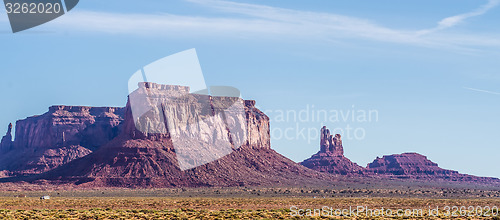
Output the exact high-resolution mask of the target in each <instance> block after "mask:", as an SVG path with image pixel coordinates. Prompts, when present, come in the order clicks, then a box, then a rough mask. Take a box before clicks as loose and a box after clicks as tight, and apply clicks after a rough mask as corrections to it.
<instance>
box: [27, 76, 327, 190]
mask: <svg viewBox="0 0 500 220" xmlns="http://www.w3.org/2000/svg"><path fill="white" fill-rule="evenodd" d="M171 90H173V91H174V94H173V95H174V96H176V99H174V100H166V101H168V102H167V103H166V104H165V105H164V106H162V105H161V104H157V102H156V100H155V99H163V98H165V96H163V95H161V94H162V93H168V92H169V91H171ZM186 91H188V89H184V88H181V87H177V86H164V85H158V84H154V83H144V85H139V89H138V90H136V91H135V94H134V93H133V94H131V95H130V96H129V102H128V103H127V106H126V110H125V121H124V129H123V132H122V133H121V134H120V135H119V136H118V137H117V138H115V139H114V140H112V141H111V142H110V143H108V144H106V145H104V146H102V147H101V148H99V149H98V150H97V151H95V152H93V153H91V154H90V155H88V156H86V157H83V158H80V159H76V160H74V161H72V162H70V163H68V164H66V165H64V166H61V167H58V168H56V169H54V170H52V171H49V172H46V173H44V174H42V175H40V176H38V177H37V179H46V180H53V181H56V182H57V181H66V182H68V181H69V182H75V183H77V184H83V185H84V186H120V187H152V186H154V187H177V186H189V187H202V186H251V185H268V186H272V185H274V186H276V185H304V184H306V185H307V184H314V185H318V182H319V183H321V182H322V183H323V184H327V183H328V182H330V181H332V178H331V177H330V176H328V175H326V174H322V173H319V172H316V171H312V170H309V169H307V168H305V167H303V166H300V165H298V164H297V163H295V162H293V161H291V160H289V159H288V158H286V157H284V156H282V155H280V154H278V153H277V152H275V151H274V150H272V149H271V148H270V132H269V118H268V117H267V116H266V115H265V114H264V113H263V112H261V111H260V110H259V109H257V108H255V101H252V100H241V99H240V98H237V100H230V102H231V103H237V102H241V103H242V104H243V105H241V108H242V109H241V110H242V118H233V119H230V117H225V118H224V119H223V118H218V116H217V114H215V113H216V112H217V111H218V109H219V110H220V109H226V108H225V107H224V108H223V107H221V106H222V105H225V103H226V102H224V101H222V102H221V100H218V99H224V98H223V97H211V96H208V95H200V94H185V93H186ZM141 94H148V99H146V100H148V102H149V104H148V103H146V104H144V105H142V106H145V105H150V104H151V105H150V106H147V108H146V109H147V111H142V112H144V115H150V117H145V118H140V117H139V118H135V120H134V114H133V107H132V106H131V99H132V98H133V97H134V96H136V95H141ZM169 95H172V94H169ZM169 95H167V96H169ZM151 97H152V98H151ZM186 100H188V101H187V102H186ZM136 101H137V100H136ZM206 101H208V102H206ZM200 103H202V104H204V105H201V104H200ZM205 104H207V105H205ZM225 106H228V105H225ZM230 110H231V109H230ZM233 110H234V109H233ZM231 111H232V110H231ZM162 112H163V113H164V114H161V113H162ZM207 112H208V113H207ZM167 113H168V114H167ZM162 115H163V116H164V117H161V116H162ZM206 115H210V116H211V118H203V119H204V120H202V121H196V120H195V121H192V120H194V118H196V117H205V116H206ZM227 115H228V114H226V116H227ZM141 117H142V116H141ZM236 117H239V116H238V115H237V116H236ZM223 120H225V121H226V122H227V124H225V125H224V123H221V121H223ZM241 120H243V122H245V123H241ZM186 122H189V123H186ZM196 122H199V123H198V124H194V125H196V126H195V127H190V126H191V125H193V124H190V123H196ZM204 123H206V125H205V124H204ZM171 124H175V125H176V126H175V127H173V128H172V127H170V125H171ZM187 131H189V132H187ZM234 131H237V132H238V131H245V132H246V133H245V134H244V135H243V136H245V137H246V138H245V139H244V141H243V143H241V144H242V145H241V146H240V147H237V143H238V141H235V140H234V139H235V137H236V138H238V137H237V136H235V135H233V134H234ZM183 134H184V135H186V136H185V137H184V138H186V139H182V140H184V141H186V143H188V144H192V146H197V145H199V144H200V143H206V142H207V141H211V140H215V139H217V140H219V141H220V140H227V141H228V142H227V143H230V144H231V146H232V148H231V149H230V150H231V152H230V153H228V154H225V155H222V157H221V158H218V159H215V160H213V161H211V162H208V163H206V164H202V165H199V166H195V167H194V168H191V169H186V170H184V169H182V167H181V166H180V164H179V160H180V159H179V155H178V154H179V153H178V152H179V147H185V146H184V145H181V146H178V145H176V143H175V141H174V140H173V136H174V135H183ZM197 135H200V136H201V137H196V136H197ZM240 140H241V139H240ZM220 146H221V145H218V144H216V145H210V146H208V147H207V146H206V145H205V146H200V148H187V149H181V150H187V151H188V153H187V154H188V155H190V154H191V153H192V155H197V156H201V157H203V156H205V154H210V155H212V152H206V151H207V150H214V151H218V150H219V149H212V148H217V147H220ZM189 150H193V151H196V152H189ZM184 154H186V152H184ZM184 156H185V155H184ZM181 159H186V158H181ZM194 159H195V158H194Z"/></svg>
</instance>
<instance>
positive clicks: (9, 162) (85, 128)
mask: <svg viewBox="0 0 500 220" xmlns="http://www.w3.org/2000/svg"><path fill="white" fill-rule="evenodd" d="M123 114H124V109H123V108H113V107H85V106H52V107H50V108H49V111H48V112H47V113H45V114H43V115H39V116H33V117H29V118H27V119H24V120H19V121H17V123H16V137H15V140H14V141H13V142H10V144H8V143H9V142H8V140H9V137H10V138H11V136H9V132H10V129H9V132H8V134H7V135H6V136H5V137H4V138H3V139H2V149H5V150H4V151H3V154H2V155H0V171H3V172H2V173H7V174H9V175H24V174H36V173H41V172H45V171H48V170H51V169H53V168H55V167H58V166H60V165H62V164H65V163H67V162H69V161H72V160H74V159H76V158H80V157H83V156H85V155H87V154H89V153H90V152H92V151H93V150H95V149H97V148H98V147H100V146H101V145H103V144H105V143H107V142H109V141H110V140H111V139H113V138H115V137H116V136H117V135H118V134H119V132H120V127H121V126H120V124H121V122H122V121H123ZM9 128H11V126H9ZM4 139H5V141H3V140H4ZM8 146H10V147H8Z"/></svg>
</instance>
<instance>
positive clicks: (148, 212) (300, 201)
mask: <svg viewBox="0 0 500 220" xmlns="http://www.w3.org/2000/svg"><path fill="white" fill-rule="evenodd" d="M292 206H295V207H297V208H298V209H304V210H306V209H321V208H322V207H324V206H328V207H332V208H334V209H348V208H349V207H353V208H356V207H357V206H366V207H368V208H369V209H380V208H382V207H383V208H384V209H393V210H397V209H423V210H425V211H424V215H423V216H413V217H409V218H410V219H411V218H417V219H418V218H420V219H426V218H429V215H428V214H427V210H428V209H429V207H432V208H435V207H440V216H439V217H440V218H447V216H445V215H444V210H443V208H444V207H445V206H450V207H451V206H458V207H460V206H465V207H469V206H474V207H477V206H482V207H485V206H490V207H492V206H497V207H498V206H500V199H422V198H286V197H274V198H173V197H85V198H84V197H54V198H52V199H50V200H40V199H38V198H35V197H27V198H13V197H0V207H1V209H0V218H1V219H59V218H62V219H218V218H219V219H220V218H231V219H245V218H246V219H288V218H292V217H293V216H292V215H291V214H293V212H291V210H290V208H291V207H292ZM97 207H98V208H97ZM303 214H307V213H306V211H304V212H303ZM304 217H310V216H304ZM312 217H313V218H321V219H329V218H333V219H339V218H350V217H349V216H344V217H342V216H339V217H337V216H335V215H333V216H319V215H315V216H312ZM356 217H359V218H366V217H367V216H366V213H361V214H359V215H356ZM301 218H302V217H301ZM394 218H397V219H399V218H400V217H397V216H394ZM457 218H460V219H477V218H487V217H478V216H474V217H471V216H470V217H467V216H466V217H463V216H458V217H457ZM489 218H491V217H489ZM497 219H500V218H497Z"/></svg>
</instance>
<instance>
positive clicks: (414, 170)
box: [366, 153, 498, 182]
mask: <svg viewBox="0 0 500 220" xmlns="http://www.w3.org/2000/svg"><path fill="white" fill-rule="evenodd" d="M366 173H367V174H369V175H377V176H381V177H394V178H405V179H407V178H408V179H428V180H437V179H442V180H453V181H473V182H498V179H496V178H487V177H476V176H472V175H466V174H461V173H459V172H457V171H453V170H446V169H442V168H440V167H439V166H438V164H437V163H434V162H432V161H430V160H429V159H427V157H426V156H424V155H421V154H418V153H403V154H393V155H388V156H383V157H382V158H378V157H377V159H375V160H374V161H373V162H372V163H370V164H368V167H367V169H366Z"/></svg>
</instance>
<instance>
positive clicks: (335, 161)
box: [300, 126, 364, 175]
mask: <svg viewBox="0 0 500 220" xmlns="http://www.w3.org/2000/svg"><path fill="white" fill-rule="evenodd" d="M300 164H302V165H303V166H305V167H308V168H310V169H313V170H317V171H320V172H326V173H332V174H340V175H361V174H363V170H364V168H363V167H361V166H359V165H358V164H356V163H353V162H352V161H351V160H349V158H347V157H345V156H344V147H343V146H342V139H341V136H340V134H336V135H335V136H334V135H331V134H330V130H329V129H327V128H326V126H323V128H321V134H320V151H319V152H318V153H316V154H314V155H312V156H311V158H309V159H307V160H304V161H303V162H302V163H300Z"/></svg>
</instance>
